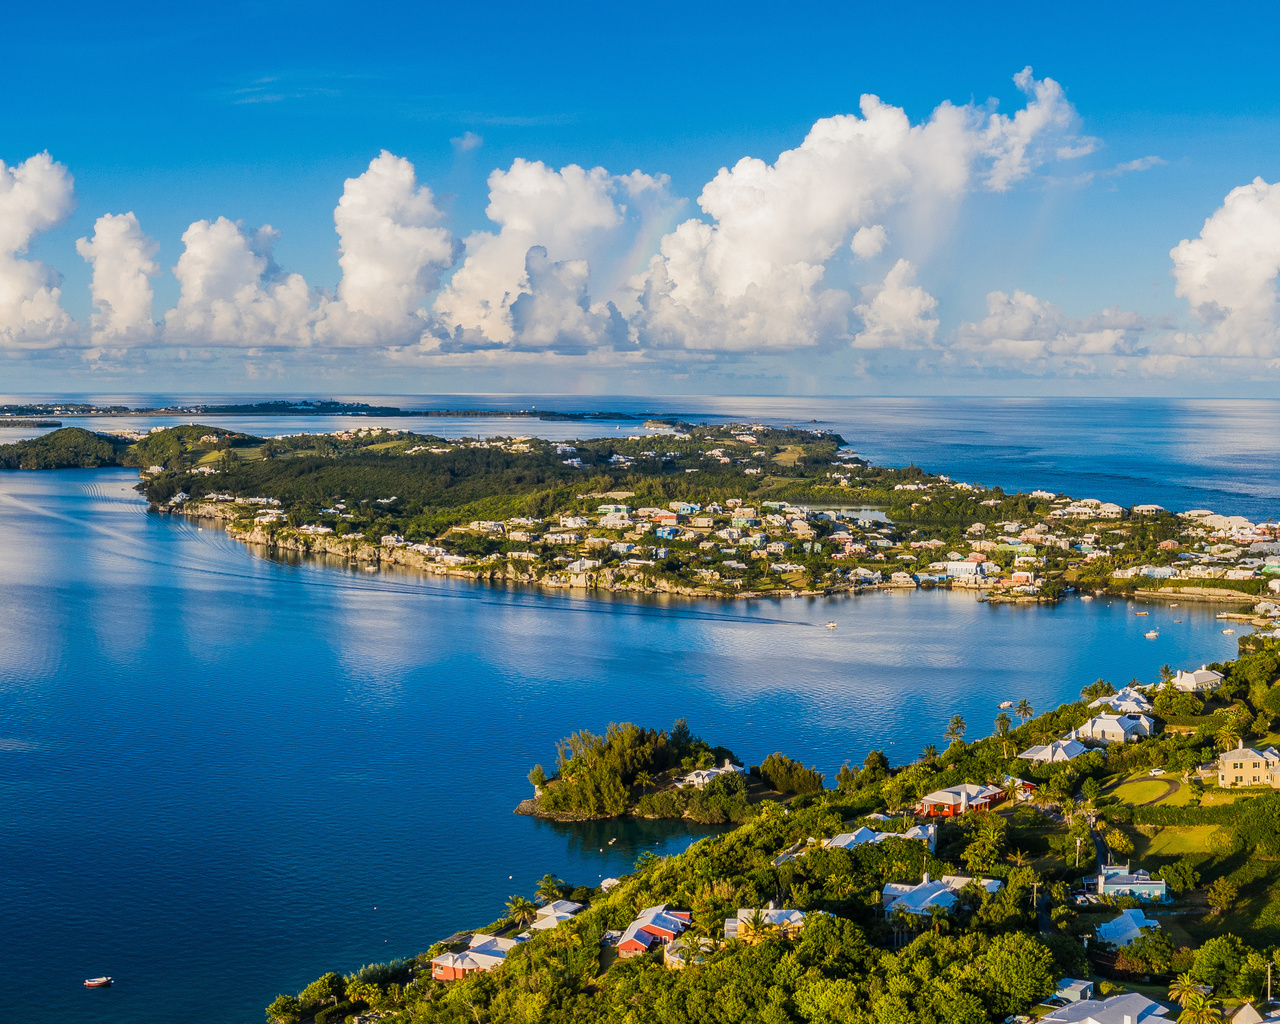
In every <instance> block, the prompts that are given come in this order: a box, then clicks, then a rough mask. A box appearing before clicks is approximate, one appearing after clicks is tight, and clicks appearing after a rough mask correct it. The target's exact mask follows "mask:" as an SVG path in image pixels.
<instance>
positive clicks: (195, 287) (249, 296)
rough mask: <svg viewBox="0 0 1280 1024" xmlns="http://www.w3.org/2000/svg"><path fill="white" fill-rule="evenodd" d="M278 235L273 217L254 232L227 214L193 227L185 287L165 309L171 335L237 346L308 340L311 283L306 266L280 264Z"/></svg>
mask: <svg viewBox="0 0 1280 1024" xmlns="http://www.w3.org/2000/svg"><path fill="white" fill-rule="evenodd" d="M277 237H278V233H277V232H276V231H275V229H274V228H272V227H271V226H270V225H266V226H264V227H262V228H260V229H258V230H257V231H255V232H253V233H252V234H247V233H246V232H245V231H244V229H243V228H242V226H241V225H239V224H237V223H234V222H232V221H230V220H227V218H226V217H219V218H218V219H217V220H215V221H207V220H198V221H196V222H195V223H194V224H192V225H191V226H190V227H189V228H187V230H186V231H185V232H183V235H182V242H183V245H184V246H186V248H185V250H184V251H183V253H182V255H181V256H180V257H178V264H177V266H175V267H174V268H173V275H174V277H176V278H177V279H178V284H179V286H180V287H181V292H180V294H179V297H178V304H177V305H176V306H175V307H174V308H173V309H171V310H169V312H168V313H166V314H165V318H164V320H165V337H166V339H167V340H169V341H171V342H175V343H181V344H189V345H207V346H215V347H230V348H268V347H296V346H304V345H309V344H310V343H311V328H312V325H313V323H314V322H315V319H316V311H315V306H314V302H313V296H312V293H311V289H310V288H308V287H307V283H306V281H304V280H303V279H302V275H301V274H283V273H281V272H280V269H279V268H278V267H277V266H276V265H275V261H274V260H273V259H272V258H271V250H272V247H273V246H274V245H275V242H276V239H277Z"/></svg>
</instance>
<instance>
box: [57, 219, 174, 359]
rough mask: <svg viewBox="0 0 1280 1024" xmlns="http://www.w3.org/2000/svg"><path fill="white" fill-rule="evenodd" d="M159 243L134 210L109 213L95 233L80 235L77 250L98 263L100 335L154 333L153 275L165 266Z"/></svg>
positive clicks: (96, 322) (143, 336) (93, 287)
mask: <svg viewBox="0 0 1280 1024" xmlns="http://www.w3.org/2000/svg"><path fill="white" fill-rule="evenodd" d="M159 249H160V246H159V245H158V244H157V243H156V241H155V239H153V238H149V237H148V236H147V235H146V234H144V233H143V231H142V227H141V225H139V223H138V218H137V217H136V216H134V215H133V214H132V213H120V214H114V213H106V214H103V215H102V216H101V217H99V218H98V219H97V221H95V222H94V225H93V238H92V239H89V238H81V239H77V241H76V252H78V253H79V254H80V255H81V256H82V257H83V258H84V259H85V261H86V262H88V263H89V264H90V265H91V266H92V267H93V280H92V283H91V284H90V286H89V287H90V292H91V293H92V295H93V304H94V306H96V307H97V312H95V313H94V314H93V320H92V326H93V334H94V339H95V340H113V341H130V340H138V341H146V340H149V339H150V338H151V337H152V336H153V335H154V333H155V323H154V322H153V321H152V313H151V302H152V290H151V278H153V277H155V276H156V274H158V273H159V272H160V266H159V264H157V263H156V262H155V260H153V259H152V257H153V256H155V254H156V253H157V252H158V251H159Z"/></svg>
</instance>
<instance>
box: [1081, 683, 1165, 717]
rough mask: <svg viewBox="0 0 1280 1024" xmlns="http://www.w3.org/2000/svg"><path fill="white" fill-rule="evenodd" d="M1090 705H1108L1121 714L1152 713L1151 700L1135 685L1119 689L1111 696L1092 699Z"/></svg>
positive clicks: (1095, 706)
mask: <svg viewBox="0 0 1280 1024" xmlns="http://www.w3.org/2000/svg"><path fill="white" fill-rule="evenodd" d="M1089 707H1091V708H1101V707H1108V708H1111V709H1112V710H1113V711H1117V712H1120V713H1121V714H1126V713H1127V714H1136V715H1149V714H1151V701H1150V700H1149V699H1148V698H1147V695H1146V694H1145V693H1143V692H1142V691H1141V690H1139V689H1137V688H1136V687H1133V686H1126V687H1124V688H1122V689H1120V690H1117V691H1116V692H1115V693H1113V694H1111V696H1109V697H1099V698H1098V699H1097V700H1095V701H1092V702H1091V703H1090V704H1089Z"/></svg>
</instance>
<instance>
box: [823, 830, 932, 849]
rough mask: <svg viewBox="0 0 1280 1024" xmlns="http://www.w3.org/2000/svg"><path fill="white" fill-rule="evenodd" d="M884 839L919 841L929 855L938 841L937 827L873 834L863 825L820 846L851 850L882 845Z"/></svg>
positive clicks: (824, 841)
mask: <svg viewBox="0 0 1280 1024" xmlns="http://www.w3.org/2000/svg"><path fill="white" fill-rule="evenodd" d="M886 839H915V840H919V841H920V842H922V843H924V844H925V846H926V847H927V848H928V850H929V852H930V853H933V849H934V846H935V844H936V843H937V841H938V826H937V825H934V824H933V823H928V824H925V825H913V826H912V827H911V828H909V829H907V830H906V831H905V832H875V831H873V830H872V829H869V828H867V826H866V825H863V826H862V827H861V828H859V829H858V830H857V831H856V832H841V833H840V834H839V835H837V836H832V837H831V838H830V839H824V840H823V841H822V845H823V846H824V847H825V848H826V849H828V850H834V849H840V850H852V849H853V848H854V847H855V846H862V845H864V844H865V843H883V842H884V841H885V840H886Z"/></svg>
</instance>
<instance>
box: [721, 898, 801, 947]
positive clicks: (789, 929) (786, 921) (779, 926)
mask: <svg viewBox="0 0 1280 1024" xmlns="http://www.w3.org/2000/svg"><path fill="white" fill-rule="evenodd" d="M757 914H758V915H759V916H760V921H761V924H762V925H764V926H765V927H767V928H768V929H769V931H768V932H765V933H763V934H762V935H756V934H755V931H754V929H755V924H754V921H755V918H756V915H757ZM803 929H804V914H803V913H801V912H800V911H799V910H788V909H786V908H783V907H774V906H773V905H772V904H770V905H769V906H768V907H765V908H764V909H763V910H756V909H754V908H752V907H739V908H738V916H737V917H730V918H726V919H725V922H724V937H725V938H726V939H738V940H739V941H740V942H745V943H747V944H749V945H750V944H752V943H756V942H759V941H760V940H761V939H763V938H767V937H768V936H769V934H770V932H771V933H773V934H774V935H777V936H779V937H781V938H784V939H794V938H796V936H798V935H799V934H800V932H801V931H802V930H803Z"/></svg>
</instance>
